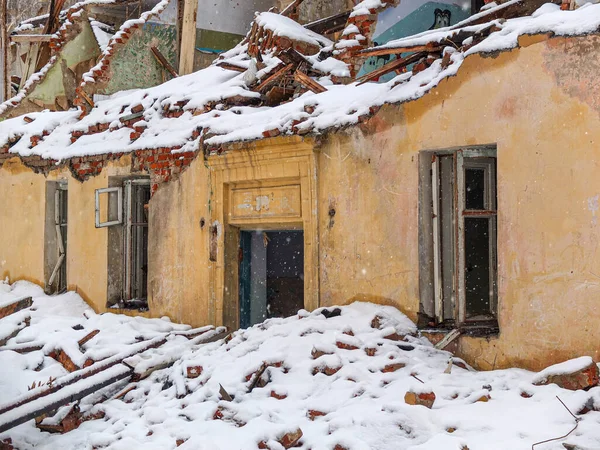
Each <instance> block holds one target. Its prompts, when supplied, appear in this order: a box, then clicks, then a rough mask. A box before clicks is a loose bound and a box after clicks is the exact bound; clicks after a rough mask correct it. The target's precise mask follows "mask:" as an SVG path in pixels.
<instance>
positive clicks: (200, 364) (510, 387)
mask: <svg viewBox="0 0 600 450" xmlns="http://www.w3.org/2000/svg"><path fill="white" fill-rule="evenodd" d="M8 296H11V297H10V298H12V299H14V298H20V297H23V296H32V297H33V306H32V308H31V310H30V311H29V313H30V314H31V324H30V326H28V327H26V328H25V329H23V330H22V331H21V332H20V333H19V334H18V335H17V336H16V337H15V338H13V339H12V340H11V341H9V342H8V344H7V347H9V348H10V347H11V346H14V345H16V344H18V343H23V342H34V341H42V342H46V345H47V346H48V347H47V348H46V349H45V350H40V351H37V352H30V353H27V354H18V353H16V352H14V351H10V350H6V349H1V348H0V367H1V369H0V392H2V397H1V400H0V403H1V404H0V410H1V409H2V406H3V405H5V404H6V403H10V402H11V401H14V400H15V399H16V398H18V397H19V396H23V395H27V392H28V390H27V389H28V386H30V385H31V384H32V383H34V382H38V381H46V380H47V379H48V378H49V377H53V378H58V380H61V377H63V378H62V379H64V377H68V376H73V375H75V374H76V373H77V372H74V373H73V374H70V375H67V374H66V372H65V370H64V368H63V367H62V366H61V365H60V364H59V363H58V362H56V361H54V359H52V358H49V357H48V356H46V355H45V351H47V350H48V348H49V347H51V346H52V345H58V344H60V345H63V343H64V342H65V341H68V340H69V339H71V340H72V339H75V340H76V339H80V338H81V337H82V336H83V335H85V334H86V333H88V332H89V330H91V329H98V330H100V332H99V333H98V334H97V335H96V336H95V337H94V338H93V339H92V340H90V341H89V343H88V344H85V347H86V349H85V352H84V353H85V355H86V357H92V356H93V357H94V359H98V358H100V359H101V358H103V357H104V358H106V357H110V356H111V355H114V354H115V353H118V352H119V351H121V350H122V348H123V346H125V345H128V344H129V345H135V343H137V342H139V341H140V340H145V339H158V338H160V337H164V336H166V335H170V336H171V337H170V338H169V339H168V340H167V342H166V343H165V344H164V345H163V346H162V347H159V348H157V349H155V350H156V352H155V353H151V354H143V355H144V357H137V358H133V359H131V360H130V362H131V363H133V364H142V363H143V362H144V359H152V358H160V355H161V354H162V355H163V356H164V357H167V356H168V357H170V358H171V359H172V360H174V361H175V362H174V364H173V365H172V366H170V367H167V368H165V369H162V370H157V371H155V372H154V373H152V375H150V376H149V377H148V378H146V379H143V380H141V381H137V382H131V381H130V382H128V381H122V382H119V383H117V384H116V385H114V386H111V387H108V388H104V389H103V390H102V391H100V392H98V393H96V394H93V395H91V396H89V397H86V398H85V399H83V400H82V401H81V403H80V405H79V407H80V409H81V411H82V413H83V414H85V415H88V416H90V417H91V418H95V420H88V421H84V422H83V423H82V424H81V425H80V426H79V427H78V428H77V429H75V430H73V431H70V432H67V433H65V434H49V433H46V432H42V431H40V430H39V429H38V428H36V426H35V423H34V421H33V420H31V421H29V422H28V423H25V424H23V425H20V426H18V427H16V428H13V429H12V430H10V431H8V432H5V433H3V434H0V441H2V440H3V439H5V438H9V437H10V438H11V439H12V443H13V445H14V446H15V448H19V449H32V448H36V449H56V448H65V449H91V448H110V449H138V448H144V449H160V450H163V449H172V448H175V447H177V446H179V447H180V448H181V449H210V450H216V449H227V450H231V449H256V448H270V449H273V450H274V449H281V448H287V447H285V446H284V445H282V443H283V444H285V445H288V444H289V442H290V440H295V439H296V438H297V437H298V436H299V435H300V433H301V435H302V437H301V438H300V439H299V440H298V441H297V444H296V445H297V447H298V448H303V449H313V450H316V449H328V450H333V449H336V450H342V449H348V450H350V449H352V450H362V449H412V450H417V449H421V450H423V449H430V450H444V449H466V448H468V449H470V450H477V449H480V450H493V449H498V450H507V449H511V450H512V449H528V448H531V446H532V444H534V443H536V442H539V441H543V440H546V439H550V438H554V437H558V436H562V435H564V434H566V433H567V432H569V431H570V430H571V429H573V428H574V427H575V425H577V428H576V429H575V431H573V432H572V433H571V434H570V435H569V436H568V437H567V438H566V439H562V440H557V441H552V442H548V443H546V444H542V445H536V446H535V448H536V449H537V450H540V449H543V450H548V449H564V447H563V445H562V444H563V443H568V444H572V445H575V446H576V447H572V448H580V449H598V448H600V413H599V412H597V411H596V410H597V409H599V407H600V387H594V388H592V389H590V390H588V391H583V390H578V391H570V390H565V389H561V388H560V387H558V386H556V385H554V384H551V385H547V386H536V385H534V384H533V381H535V380H536V379H537V378H539V377H540V376H541V377H544V376H546V375H548V374H555V373H561V374H563V373H565V372H566V371H569V370H571V369H573V368H575V369H577V368H581V367H583V366H585V365H586V364H587V363H589V362H590V361H589V358H582V359H578V360H574V361H572V362H568V363H566V364H563V365H561V366H558V367H554V368H549V369H548V370H546V371H544V372H542V373H541V374H540V375H539V376H536V375H535V374H533V373H531V372H528V371H525V370H520V369H508V370H495V371H490V372H477V371H475V370H473V369H471V368H470V367H468V366H467V365H465V364H464V363H463V362H462V361H461V360H459V359H458V358H454V357H453V356H452V355H451V354H450V353H448V352H445V351H441V350H437V349H435V348H434V347H433V346H432V345H431V344H430V343H429V341H427V340H426V339H425V338H422V337H420V336H419V334H418V331H417V329H416V328H415V326H414V324H413V323H412V322H411V321H410V320H409V319H408V318H407V317H406V316H404V315H403V314H401V313H400V312H399V311H398V310H396V309H395V308H392V307H387V306H379V305H374V304H369V303H354V304H352V305H349V306H345V307H340V308H327V309H319V310H316V311H314V312H312V313H309V312H306V311H300V312H299V313H298V315H296V316H294V317H290V318H286V319H271V320H268V321H266V322H264V323H262V324H259V325H256V326H254V327H252V328H249V329H246V330H240V331H237V332H235V333H233V335H232V336H231V337H230V338H229V339H226V340H225V341H223V340H220V341H218V342H214V343H210V344H204V345H201V346H200V345H195V344H194V340H193V339H192V340H188V339H187V337H184V336H185V335H186V334H190V333H191V332H190V331H189V327H187V326H185V325H176V324H173V323H171V322H169V321H168V320H165V319H143V318H139V317H138V318H132V317H127V316H123V315H116V314H102V315H97V314H93V313H92V312H90V311H89V310H88V308H87V307H86V305H85V303H84V302H83V301H82V300H81V299H80V298H79V296H77V294H75V293H68V294H64V295H61V296H57V297H47V296H45V295H44V294H43V293H42V291H41V289H39V288H37V287H35V286H33V285H32V284H30V283H27V282H18V283H16V284H15V285H13V286H12V287H10V286H8V285H6V284H1V283H0V302H1V301H3V300H4V301H7V300H6V299H7V298H9V297H8ZM17 314H18V313H17ZM84 314H85V315H84ZM86 316H87V317H89V318H87V319H86ZM9 318H10V316H8V317H6V318H4V319H0V326H2V325H3V324H4V322H5V321H7V320H9ZM53 343H54V344H53ZM119 347H121V348H119ZM161 352H162V353H161ZM119 367H121V366H115V368H113V369H111V370H113V371H119V370H121V369H119ZM252 386H255V387H254V388H253V389H252ZM124 388H127V390H126V391H125V392H127V393H126V394H124V395H120V396H119V398H115V393H117V392H118V391H122V390H123V389H124ZM38 389H39V388H38ZM410 392H412V393H415V394H417V395H418V394H421V396H423V395H422V394H427V393H433V394H435V401H434V403H433V406H432V408H431V409H429V408H427V407H425V406H419V405H412V404H408V403H407V402H408V401H409V400H408V397H410V396H407V395H406V394H407V393H410ZM228 396H230V397H231V398H232V400H231V401H227V400H226V398H227V397H228ZM405 396H406V397H407V400H406V401H405ZM557 396H558V397H559V398H560V400H561V401H562V402H564V404H565V405H566V407H567V408H568V409H569V410H570V411H571V412H573V414H575V415H576V416H577V418H578V419H577V422H576V420H575V419H574V418H573V416H571V414H570V413H569V411H567V409H566V408H565V407H564V406H563V405H562V404H561V403H560V402H559V401H558V400H557V398H556V397H557ZM66 413H67V411H66V410H65V409H61V410H60V411H59V414H58V415H59V416H60V417H54V418H48V419H46V421H45V423H54V422H56V421H57V419H60V418H62V417H63V416H64V415H65V414H66ZM53 421H54V422H53ZM286 439H288V440H287V441H286Z"/></svg>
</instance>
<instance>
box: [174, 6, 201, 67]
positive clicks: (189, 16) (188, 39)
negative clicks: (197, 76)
mask: <svg viewBox="0 0 600 450" xmlns="http://www.w3.org/2000/svg"><path fill="white" fill-rule="evenodd" d="M184 2H185V3H184V6H183V21H182V25H181V49H180V51H179V74H180V75H189V74H190V73H192V72H193V71H194V54H195V52H196V14H197V12H198V0H184Z"/></svg>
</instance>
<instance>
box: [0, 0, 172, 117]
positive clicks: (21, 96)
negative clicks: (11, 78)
mask: <svg viewBox="0 0 600 450" xmlns="http://www.w3.org/2000/svg"><path fill="white" fill-rule="evenodd" d="M129 3H131V0H88V1H83V2H79V3H76V4H74V5H73V6H71V7H70V8H67V9H66V10H64V11H62V12H60V14H59V13H56V21H55V22H56V23H57V24H56V25H55V28H53V30H55V31H54V32H53V31H52V30H51V33H52V34H39V32H40V30H42V29H43V30H45V32H46V33H48V27H49V24H50V22H52V21H51V20H49V19H48V15H45V16H40V17H38V18H34V19H30V20H29V21H27V22H24V23H22V24H21V25H20V26H19V27H18V28H17V29H16V30H15V31H14V32H13V35H12V39H13V40H16V41H17V42H24V43H26V42H30V41H31V44H30V45H29V49H28V54H27V56H28V58H31V59H32V61H30V62H27V65H28V66H30V65H33V66H34V67H35V66H37V67H39V70H37V71H36V72H34V73H33V74H32V75H31V76H29V77H28V78H27V80H24V81H23V83H22V86H21V89H20V90H19V92H18V93H17V95H16V96H14V97H13V98H11V99H9V100H7V101H6V102H4V103H3V104H1V105H0V119H2V118H7V117H14V116H16V115H21V114H22V113H23V112H24V111H28V108H30V107H34V108H35V107H36V106H37V109H38V110H42V109H44V108H48V107H50V106H49V105H48V102H44V101H40V100H39V99H38V100H37V101H36V99H31V98H29V96H30V94H32V92H34V90H35V89H36V87H37V86H39V85H40V84H42V83H43V82H44V81H45V80H46V78H47V77H48V75H49V73H50V72H51V71H52V70H53V69H54V68H55V67H57V66H59V65H60V64H61V52H62V51H63V50H64V49H66V48H67V46H69V45H71V46H72V44H75V45H76V46H79V45H80V44H79V43H76V42H75V40H76V38H77V37H78V36H80V35H82V34H83V33H84V28H85V27H87V28H88V29H90V27H91V31H92V33H93V36H94V38H95V40H96V43H97V47H96V46H95V45H94V48H89V46H88V47H87V48H85V51H84V52H83V53H84V55H81V56H80V57H79V59H81V60H82V61H79V63H78V64H77V65H73V64H74V63H73V61H72V58H71V62H70V64H71V65H72V66H70V67H69V69H71V72H72V73H73V75H74V76H75V77H77V75H76V74H79V77H81V74H82V73H83V77H82V78H83V80H84V81H83V82H82V81H81V80H80V79H79V78H76V79H75V80H74V81H73V84H74V85H75V86H77V83H81V85H82V86H84V85H85V80H87V81H90V80H91V81H96V80H95V79H96V78H98V77H100V78H102V76H103V75H104V73H105V71H106V69H107V68H108V66H109V65H110V62H111V58H112V56H113V54H114V52H115V50H116V48H118V47H119V46H122V45H123V44H124V42H126V41H127V39H128V38H129V37H130V36H131V35H132V33H133V31H134V30H135V29H137V28H140V27H141V26H143V25H144V24H145V23H146V22H147V21H148V20H150V19H151V18H153V17H155V16H156V15H158V14H160V13H161V12H162V11H164V9H165V8H166V7H167V5H168V4H169V0H161V1H159V2H158V3H157V4H156V5H155V6H154V7H153V8H152V9H150V10H148V11H146V12H144V13H142V14H141V15H139V14H138V15H137V16H136V17H138V18H136V19H130V20H127V21H125V22H124V23H123V24H122V25H121V27H120V28H119V30H118V32H117V33H116V34H115V33H114V29H113V27H112V26H111V25H110V24H106V23H102V22H99V21H98V20H96V19H95V18H94V17H92V16H91V15H90V14H91V13H92V12H93V8H94V7H98V6H105V7H108V6H111V7H115V6H120V5H128V4H129ZM154 3H156V2H154ZM44 23H46V25H44ZM34 24H38V25H40V26H41V28H40V27H39V26H38V28H35V27H34ZM21 33H27V34H21ZM36 36H37V37H38V38H40V39H36ZM32 45H33V47H32ZM81 45H84V44H83V43H82V44H81ZM78 51H79V52H80V53H81V51H80V50H78ZM44 52H46V53H47V55H46V57H44V56H43V55H44ZM96 57H97V58H98V61H96V59H95V58H96ZM65 58H67V57H64V55H63V59H65ZM96 62H97V64H96ZM94 64H96V65H95V66H94ZM91 66H94V67H92V69H91V71H89V70H88V69H90V67H91ZM57 68H58V69H60V67H57ZM63 72H64V70H63ZM61 76H62V77H63V78H65V74H62V75H61ZM65 84H68V83H65ZM88 94H89V93H88ZM78 96H79V98H80V100H81V99H83V98H87V96H86V93H85V92H83V93H82V92H79V95H78ZM67 97H69V98H68V99H55V100H54V102H53V103H54V104H52V102H50V104H51V106H52V107H53V109H56V110H68V109H70V108H71V107H73V106H74V105H77V102H73V100H74V97H75V93H74V92H73V94H72V95H69V96H67ZM71 97H73V98H71ZM61 100H62V101H61Z"/></svg>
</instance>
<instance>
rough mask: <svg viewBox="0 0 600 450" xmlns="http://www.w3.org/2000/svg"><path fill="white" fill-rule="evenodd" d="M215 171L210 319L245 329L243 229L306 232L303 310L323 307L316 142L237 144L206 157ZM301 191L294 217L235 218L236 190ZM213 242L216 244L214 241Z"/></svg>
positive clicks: (281, 140) (290, 139)
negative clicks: (241, 272) (241, 279)
mask: <svg viewBox="0 0 600 450" xmlns="http://www.w3.org/2000/svg"><path fill="white" fill-rule="evenodd" d="M207 166H208V167H209V169H210V170H211V173H210V178H211V180H210V182H211V205H210V209H211V219H210V223H211V233H209V234H210V236H211V237H210V239H211V242H210V246H211V247H213V246H214V248H215V252H213V254H212V255H211V258H210V261H209V264H210V268H211V278H210V289H209V320H210V322H211V323H214V324H215V325H225V326H227V327H228V328H230V329H237V328H239V326H240V314H239V309H240V308H239V244H240V230H250V229H256V228H260V229H263V230H268V229H272V230H294V229H296V230H303V231H304V308H305V309H308V310H314V309H316V308H318V307H319V258H318V250H319V248H318V237H317V236H318V221H317V214H318V208H317V158H316V155H315V153H314V142H313V141H312V140H311V139H303V138H300V137H298V136H289V137H287V136H286V137H282V138H275V139H265V140H261V141H257V142H253V143H243V144H237V145H234V146H232V148H231V149H229V151H227V152H225V153H224V154H221V155H216V154H215V155H210V156H208V157H207ZM290 186H296V187H297V186H299V187H300V205H301V208H300V209H301V211H300V213H299V214H297V215H295V216H285V215H283V216H277V217H274V216H264V217H263V216H255V217H248V218H237V219H236V218H232V217H233V215H232V214H231V210H230V201H231V200H230V199H231V195H230V194H231V190H233V189H246V188H248V189H251V188H269V187H277V188H285V187H290ZM213 240H214V242H213Z"/></svg>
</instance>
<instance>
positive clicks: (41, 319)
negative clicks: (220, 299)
mask: <svg viewBox="0 0 600 450" xmlns="http://www.w3.org/2000/svg"><path fill="white" fill-rule="evenodd" d="M25 297H32V298H33V306H32V307H31V308H30V309H26V310H21V311H18V312H17V313H14V314H11V315H9V316H7V317H5V318H3V319H0V339H2V337H3V336H6V335H7V334H8V333H9V332H10V331H11V330H12V329H14V328H15V326H16V325H17V324H18V323H19V322H22V321H24V320H25V319H26V318H27V317H30V319H29V320H30V325H29V326H26V327H24V328H23V329H22V330H21V331H20V332H19V333H18V334H17V335H16V336H15V337H14V338H12V339H10V340H9V341H8V342H7V344H6V345H5V346H3V347H0V367H2V369H1V370H0V392H2V396H1V398H0V402H1V403H2V404H4V403H9V402H10V401H12V400H14V399H16V398H18V397H19V396H21V395H24V394H26V393H27V392H28V388H29V387H30V386H31V385H32V384H33V383H34V382H35V383H38V382H40V383H42V384H43V383H45V382H47V381H48V380H49V379H51V378H59V377H61V376H64V375H66V374H67V373H68V372H67V371H66V370H65V369H64V367H63V366H62V365H61V364H60V363H58V362H57V361H55V360H54V359H53V358H51V357H49V356H48V355H49V354H50V352H51V351H52V350H55V349H57V348H60V349H61V350H63V351H65V352H66V353H67V354H68V355H69V357H70V358H71V359H72V360H73V362H74V363H75V364H77V365H79V366H82V365H83V363H84V362H85V360H86V359H91V360H93V361H99V360H103V359H106V358H109V357H112V356H114V355H117V354H118V353H120V352H122V351H123V349H124V348H125V347H127V346H128V345H133V344H136V343H138V342H140V341H145V340H150V339H155V338H157V337H164V336H166V335H167V334H168V333H171V332H185V331H186V330H189V329H190V328H191V327H190V326H189V325H179V324H174V323H171V322H169V321H168V320H160V319H145V318H143V317H128V316H124V315H119V314H101V315H99V314H95V313H94V312H93V311H92V310H90V309H89V306H87V304H86V303H85V302H84V301H83V300H82V299H81V297H80V296H79V295H77V294H76V293H74V292H69V293H66V294H64V295H61V296H58V297H49V296H47V295H45V294H44V292H43V290H42V289H41V288H40V287H39V286H36V285H34V284H32V283H29V282H27V281H18V282H16V283H15V284H13V285H12V286H10V285H8V284H6V283H5V282H0V305H4V304H8V303H11V302H14V301H15V300H17V299H21V298H25ZM86 317H88V318H86ZM94 330H100V333H98V334H97V335H96V336H95V337H94V338H93V339H92V340H91V341H90V342H89V343H87V344H84V346H83V347H84V348H83V350H84V352H82V351H81V350H80V349H79V346H77V341H79V340H80V339H82V338H83V337H85V336H86V335H88V334H89V333H90V332H92V331H94ZM184 341H185V342H187V339H185V338H184V337H181V338H179V337H178V338H177V339H174V340H173V342H169V345H168V346H166V347H163V350H164V349H165V348H166V349H168V348H169V347H170V346H171V345H173V346H176V343H177V344H181V343H182V342H184ZM33 346H39V347H41V349H40V350H36V351H32V352H27V353H23V354H21V353H17V352H15V351H10V350H7V349H10V348H14V349H19V348H22V347H33ZM171 350H172V349H171ZM0 440H1V439H0Z"/></svg>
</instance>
